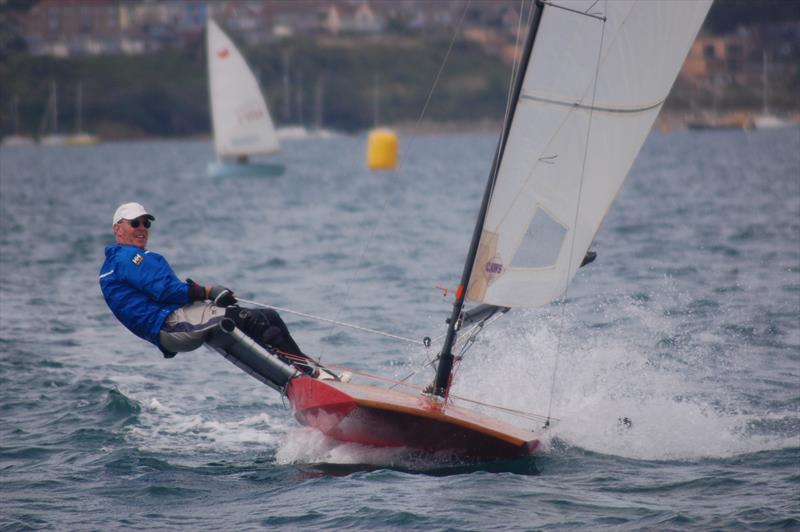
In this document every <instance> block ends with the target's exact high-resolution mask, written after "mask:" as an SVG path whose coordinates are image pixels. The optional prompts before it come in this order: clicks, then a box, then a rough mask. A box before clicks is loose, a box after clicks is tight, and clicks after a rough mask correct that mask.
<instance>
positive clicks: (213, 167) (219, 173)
mask: <svg viewBox="0 0 800 532" xmlns="http://www.w3.org/2000/svg"><path fill="white" fill-rule="evenodd" d="M285 171H286V167H285V166H284V165H282V164H277V163H236V162H219V161H218V162H213V163H209V165H208V175H209V176H211V177H278V176H280V175H283V173H284V172H285Z"/></svg>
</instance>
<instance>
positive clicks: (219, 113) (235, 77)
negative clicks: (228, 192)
mask: <svg viewBox="0 0 800 532" xmlns="http://www.w3.org/2000/svg"><path fill="white" fill-rule="evenodd" d="M207 46H208V76H209V84H208V85H209V87H208V89H209V96H210V99H211V118H212V124H213V128H214V147H215V149H216V151H217V156H218V157H238V156H249V155H267V154H270V153H275V152H277V151H279V150H280V146H279V143H278V136H277V135H276V134H275V127H274V126H273V125H272V118H271V117H270V115H269V111H268V110H267V104H266V103H265V102H264V97H263V96H262V94H261V90H260V88H259V86H258V81H256V78H255V76H254V75H253V72H252V71H251V70H250V67H248V66H247V63H246V62H245V60H244V57H242V54H241V53H239V50H238V49H237V48H236V46H234V44H233V42H232V41H231V40H230V38H228V36H227V35H226V34H225V33H224V32H223V31H222V30H221V29H220V27H219V26H218V25H217V24H216V22H214V21H213V20H209V21H208V34H207Z"/></svg>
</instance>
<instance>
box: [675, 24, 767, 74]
mask: <svg viewBox="0 0 800 532" xmlns="http://www.w3.org/2000/svg"><path fill="white" fill-rule="evenodd" d="M759 49H760V46H759V44H758V43H757V42H755V39H754V38H753V36H751V35H750V34H741V35H739V34H737V35H726V36H720V37H715V36H709V35H705V36H703V35H701V36H699V37H698V38H697V39H696V40H695V42H694V44H693V45H692V48H691V50H690V51H689V55H688V56H687V57H686V61H685V62H684V64H683V68H682V70H681V75H682V76H684V77H688V78H711V77H716V76H721V75H723V76H726V77H729V78H730V79H732V80H736V81H744V80H743V79H740V78H741V77H742V76H746V75H747V69H746V67H747V64H748V60H749V58H750V57H751V56H752V54H753V52H754V50H759Z"/></svg>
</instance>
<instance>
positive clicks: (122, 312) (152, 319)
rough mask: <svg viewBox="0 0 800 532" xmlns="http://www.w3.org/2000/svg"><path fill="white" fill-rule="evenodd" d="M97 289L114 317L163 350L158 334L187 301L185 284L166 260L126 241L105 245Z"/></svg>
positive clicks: (172, 354) (134, 332) (187, 293)
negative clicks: (104, 259)
mask: <svg viewBox="0 0 800 532" xmlns="http://www.w3.org/2000/svg"><path fill="white" fill-rule="evenodd" d="M99 281H100V289H101V290H102V291H103V297H104V298H105V300H106V304H108V308H110V309H111V312H113V313H114V316H116V317H117V319H118V320H119V321H120V322H122V324H123V325H124V326H125V327H127V328H128V330H130V331H131V332H132V333H133V334H135V335H136V336H138V337H139V338H144V339H145V340H147V341H148V342H151V343H152V344H154V345H155V346H157V347H158V348H159V349H161V352H162V353H164V356H166V357H170V356H174V355H175V354H174V353H170V352H168V351H165V350H164V348H163V347H161V343H160V342H159V340H158V333H159V331H160V330H161V326H162V325H163V324H164V320H166V319H167V316H169V315H170V314H171V313H172V312H173V311H174V310H175V309H177V308H180V307H182V306H184V305H186V304H187V303H188V302H189V285H188V284H187V283H184V282H183V281H181V280H180V279H178V277H177V276H176V275H175V272H174V271H172V268H171V267H170V265H169V263H168V262H167V260H166V259H165V258H164V257H162V256H161V255H159V254H158V253H154V252H152V251H147V250H145V249H141V248H138V247H136V246H130V245H126V244H111V245H109V246H106V261H105V262H104V263H103V266H102V268H100V279H99Z"/></svg>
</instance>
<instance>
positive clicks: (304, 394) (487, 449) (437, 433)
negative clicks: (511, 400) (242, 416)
mask: <svg viewBox="0 0 800 532" xmlns="http://www.w3.org/2000/svg"><path fill="white" fill-rule="evenodd" d="M286 395H287V397H288V399H289V402H290V403H291V404H292V407H293V409H294V413H295V417H296V418H297V420H298V421H299V422H300V423H301V424H303V425H306V426H308V427H313V428H315V429H317V430H319V431H320V432H322V433H323V434H325V435H326V436H328V437H330V438H333V439H335V440H338V441H342V442H351V443H357V444H361V445H369V446H372V447H395V448H410V449H417V450H421V451H425V452H432V453H437V452H448V453H452V454H454V455H457V456H459V457H462V458H466V459H484V460H489V459H500V458H515V457H522V456H528V455H530V454H532V453H533V452H534V451H536V449H537V448H538V447H539V439H538V437H537V436H536V434H535V433H534V432H531V431H527V430H524V429H520V428H517V427H514V426H512V425H509V424H506V423H504V422H502V421H499V420H497V419H494V418H491V417H489V416H485V415H483V414H480V413H477V412H474V411H471V410H467V409H464V408H460V407H457V406H454V405H452V404H445V403H443V402H442V401H441V400H439V399H434V398H432V397H428V396H426V395H418V394H411V393H406V392H401V391H397V390H388V389H384V388H378V387H375V386H369V385H364V384H353V383H343V382H338V381H330V380H317V379H312V378H310V377H299V378H294V379H292V380H291V381H290V382H289V384H288V386H287V388H286Z"/></svg>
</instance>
